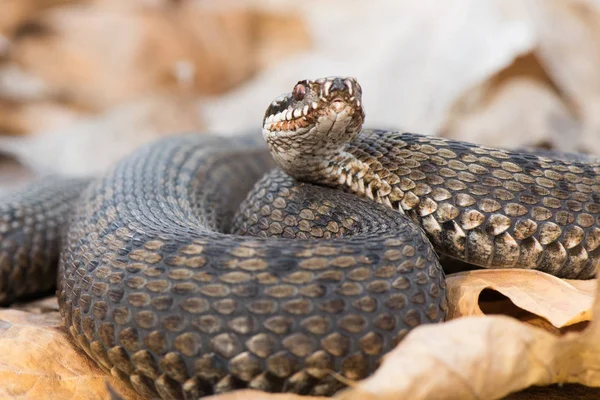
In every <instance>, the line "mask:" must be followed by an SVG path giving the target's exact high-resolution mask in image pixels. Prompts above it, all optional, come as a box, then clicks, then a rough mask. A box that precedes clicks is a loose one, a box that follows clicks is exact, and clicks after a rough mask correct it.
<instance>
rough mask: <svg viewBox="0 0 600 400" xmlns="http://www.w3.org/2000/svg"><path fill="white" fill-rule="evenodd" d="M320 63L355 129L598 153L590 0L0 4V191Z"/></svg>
mask: <svg viewBox="0 0 600 400" xmlns="http://www.w3.org/2000/svg"><path fill="white" fill-rule="evenodd" d="M328 75H352V76H356V77H357V78H358V79H359V81H360V82H361V85H362V87H363V91H364V105H365V109H366V113H367V120H366V126H367V127H382V128H395V129H401V130H406V131H412V132H418V133H424V134H431V135H439V136H444V137H449V138H457V139H462V140H468V141H474V142H478V143H483V144H487V145H492V146H499V147H507V148H511V147H519V146H541V147H545V148H558V149H561V150H564V151H583V152H589V153H594V154H600V141H599V140H598V138H600V0H485V1H484V0H445V1H443V2H442V1H439V0H370V1H368V2H367V1H359V0H303V1H293V0H245V1H243V0H235V1H234V0H187V1H186V0H179V1H177V0H127V1H123V0H95V1H94V0H87V1H84V0H0V193H2V192H6V191H8V190H11V189H14V188H16V187H18V186H20V185H23V184H25V183H26V182H28V181H29V180H31V179H34V178H35V177H38V176H40V175H44V174H48V173H59V174H65V175H93V174H98V173H101V172H102V171H104V170H105V169H106V168H107V167H108V166H110V165H111V164H113V163H114V162H115V161H116V160H118V159H119V158H121V157H122V156H124V155H126V154H128V153H130V152H131V151H132V150H133V149H134V148H136V147H138V146H139V145H141V144H143V143H145V142H148V141H151V140H155V139H156V138H158V137H161V136H165V135H173V134H178V133H181V132H182V131H198V132H213V133H219V134H222V135H232V134H235V133H238V132H240V131H243V130H252V129H254V130H256V131H257V132H258V130H259V128H260V124H261V119H262V116H263V114H264V110H265V109H266V107H267V105H268V104H269V103H270V101H271V100H272V99H273V98H274V97H276V96H277V95H279V94H281V93H284V92H288V91H290V90H291V89H292V87H293V85H294V83H295V82H296V81H298V80H300V79H304V78H316V77H321V76H328Z"/></svg>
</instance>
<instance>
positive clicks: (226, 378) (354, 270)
mask: <svg viewBox="0 0 600 400" xmlns="http://www.w3.org/2000/svg"><path fill="white" fill-rule="evenodd" d="M361 96H362V90H361V87H360V85H359V84H358V82H357V81H356V80H355V79H354V78H345V77H331V78H322V79H317V80H305V81H300V82H298V84H297V85H296V86H295V87H294V90H293V91H292V92H291V93H289V94H286V95H283V96H280V97H278V98H276V99H275V100H274V101H273V102H272V104H271V105H270V106H269V107H268V109H267V111H266V114H265V117H264V120H263V129H262V136H263V138H260V135H259V134H254V135H245V136H238V137H233V138H223V137H216V136H210V135H188V136H181V137H172V138H167V139H163V140H161V141H158V142H156V143H153V144H149V145H147V146H145V147H143V148H141V149H139V150H138V151H136V152H135V153H134V154H132V155H131V156H129V157H126V158H125V159H124V160H122V161H121V162H120V163H119V164H118V165H116V166H115V167H114V168H113V169H112V170H110V171H109V172H108V173H107V174H106V175H105V176H103V177H101V178H97V179H94V180H92V181H87V180H65V179H57V180H45V181H43V182H39V183H37V184H35V185H33V186H32V187H30V188H29V189H26V190H24V191H22V192H20V193H16V194H12V195H10V196H8V197H6V198H4V199H3V200H2V201H1V202H0V288H1V293H2V298H1V299H2V301H3V303H4V304H8V303H11V302H13V301H15V300H17V299H20V298H27V297H29V296H32V295H35V294H36V293H39V292H44V291H48V290H52V289H53V287H55V284H56V283H55V282H56V281H55V278H54V276H55V274H56V265H57V264H58V287H57V295H58V299H59V307H60V312H61V315H62V316H63V320H64V323H65V326H66V327H67V328H68V330H69V331H70V334H71V336H72V337H73V339H74V341H75V342H76V343H77V344H78V345H79V346H80V347H81V348H82V349H83V350H84V351H85V352H86V353H87V354H88V355H89V356H90V357H91V358H92V359H94V360H95V361H96V363H97V364H98V365H99V366H100V367H101V368H103V369H106V370H107V371H110V373H111V374H112V375H113V376H117V377H120V378H122V379H123V380H125V381H127V382H130V383H131V385H132V386H133V387H134V388H135V389H136V390H137V391H138V392H139V393H140V394H142V395H143V396H146V397H148V398H156V397H161V398H164V399H179V398H186V399H191V398H199V397H202V396H204V395H208V394H212V393H221V392H225V391H229V390H233V389H237V388H244V387H250V388H256V389H261V390H265V391H289V392H296V393H305V394H308V393H310V394H318V395H330V394H333V393H335V392H336V391H337V390H339V389H340V388H341V387H342V386H343V385H342V384H341V383H340V382H341V379H339V377H336V374H334V373H332V372H334V371H335V372H337V373H338V374H341V375H343V376H345V377H346V378H347V379H351V380H355V379H361V378H364V377H365V376H367V375H368V374H369V373H371V372H372V371H373V370H374V369H375V368H376V367H377V363H378V362H379V360H380V359H381V356H382V355H383V354H385V353H386V352H387V351H389V350H390V349H391V348H392V347H393V346H394V345H395V344H397V343H398V342H399V341H400V340H401V339H402V338H403V337H404V336H405V335H406V334H407V333H408V332H409V331H410V329H412V328H414V327H415V326H418V325H419V324H424V323H432V322H439V321H442V320H443V319H444V317H445V314H446V310H447V304H446V291H445V281H444V273H443V271H442V269H441V266H440V264H439V261H438V256H437V254H442V255H445V256H448V257H451V258H455V259H458V260H462V261H465V262H468V263H472V264H474V265H478V266H481V267H494V268H509V267H520V268H530V269H538V270H541V271H546V272H548V273H551V274H553V275H556V276H560V277H569V278H580V279H585V278H589V277H592V276H593V275H594V274H595V270H596V267H597V266H598V262H599V261H598V260H599V257H598V252H600V228H599V222H598V217H599V215H600V199H599V197H600V196H599V193H600V178H599V172H600V166H599V165H597V164H593V163H584V162H568V161H563V160H558V159H556V160H555V159H551V158H548V157H541V156H537V155H533V154H528V153H517V152H511V151H506V150H499V149H491V148H487V147H483V146H479V145H475V144H470V143H465V142H459V141H453V140H447V139H442V138H436V137H429V136H421V135H416V134H409V133H399V132H392V131H384V130H367V129H364V130H361V129H362V125H363V120H364V111H363V108H362V104H361V102H362V98H361ZM263 139H264V140H263ZM265 141H266V143H267V146H265ZM267 147H268V149H267ZM275 164H276V165H278V166H279V169H273V167H274V165H275ZM269 171H270V172H269ZM290 176H291V177H293V178H295V179H292V178H290ZM256 182H258V183H256ZM357 194H358V196H357ZM240 204H241V206H240ZM238 206H240V207H239V210H240V211H237V210H238ZM434 249H435V251H434Z"/></svg>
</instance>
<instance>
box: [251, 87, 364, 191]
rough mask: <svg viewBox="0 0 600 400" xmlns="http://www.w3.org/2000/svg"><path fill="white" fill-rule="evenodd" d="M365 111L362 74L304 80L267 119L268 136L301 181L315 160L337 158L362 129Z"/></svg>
mask: <svg viewBox="0 0 600 400" xmlns="http://www.w3.org/2000/svg"><path fill="white" fill-rule="evenodd" d="M364 118H365V113H364V110H363V108H362V89H361V87H360V84H359V83H358V81H357V80H356V78H352V77H337V76H336V77H328V78H320V79H316V80H302V81H299V82H298V83H297V84H296V85H295V86H294V88H293V90H292V92H291V93H287V94H284V95H281V96H279V97H277V98H276V99H275V100H273V102H272V103H271V104H270V105H269V107H268V108H267V111H266V112H265V116H264V118H263V130H262V132H263V137H264V138H265V140H266V142H267V143H268V144H269V147H270V149H271V154H272V156H273V158H274V159H275V161H276V162H277V164H279V166H280V167H281V168H282V169H283V170H284V171H286V172H288V174H290V175H292V176H294V177H296V178H299V179H301V178H302V177H303V175H305V172H306V171H305V170H306V169H307V168H308V169H311V170H312V171H314V170H315V168H314V167H315V163H320V164H322V163H324V162H326V161H327V162H328V161H329V160H331V158H332V157H334V156H335V154H337V153H339V152H340V151H341V148H342V147H343V146H344V145H345V144H346V143H348V142H350V141H352V140H353V139H354V138H355V137H356V135H357V134H358V132H359V131H360V129H361V127H362V124H363V121H364Z"/></svg>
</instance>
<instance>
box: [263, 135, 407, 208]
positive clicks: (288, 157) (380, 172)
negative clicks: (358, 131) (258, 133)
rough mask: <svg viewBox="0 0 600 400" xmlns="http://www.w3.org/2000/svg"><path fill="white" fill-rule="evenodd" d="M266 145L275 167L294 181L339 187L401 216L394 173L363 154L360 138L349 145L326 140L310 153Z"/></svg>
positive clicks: (304, 150) (303, 148) (298, 149)
mask: <svg viewBox="0 0 600 400" xmlns="http://www.w3.org/2000/svg"><path fill="white" fill-rule="evenodd" d="M295 140H298V138H297V137H296V138H295ZM267 142H268V143H269V146H270V147H271V154H272V156H273V158H274V159H275V161H276V163H277V164H278V165H279V167H280V168H281V169H283V170H284V171H285V172H286V173H287V174H288V175H290V176H292V177H294V178H295V179H297V180H300V181H305V182H310V183H314V184H318V185H325V186H330V187H336V188H341V189H343V190H345V191H348V192H352V193H355V194H357V195H359V196H361V197H367V198H369V199H371V200H374V201H376V202H378V203H381V204H384V205H386V206H388V207H390V208H393V209H395V210H397V211H399V212H401V213H404V210H403V209H402V207H400V206H399V202H400V201H401V200H402V199H403V198H404V192H403V191H402V190H401V189H400V187H399V186H398V185H395V184H394V183H395V181H394V179H393V178H392V177H393V176H394V174H393V173H392V172H391V171H390V170H388V169H387V168H386V166H384V165H383V164H382V163H381V162H380V161H379V160H378V159H377V155H376V154H364V149H361V146H360V142H361V139H360V135H357V139H356V140H355V141H352V142H350V143H343V144H336V142H335V141H328V142H324V143H321V144H319V145H318V146H314V147H313V148H312V149H311V150H310V151H307V150H306V148H305V147H303V146H300V147H299V148H293V147H291V146H286V149H285V151H280V150H281V147H282V146H283V144H282V142H281V140H280V141H278V142H274V141H267ZM299 142H301V141H299ZM278 150H279V151H278Z"/></svg>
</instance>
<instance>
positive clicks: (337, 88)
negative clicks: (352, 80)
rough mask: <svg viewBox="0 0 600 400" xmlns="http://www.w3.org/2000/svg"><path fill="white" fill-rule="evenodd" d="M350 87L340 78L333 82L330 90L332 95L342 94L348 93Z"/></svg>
mask: <svg viewBox="0 0 600 400" xmlns="http://www.w3.org/2000/svg"><path fill="white" fill-rule="evenodd" d="M347 90H348V87H347V86H346V84H345V83H344V81H343V80H342V79H340V78H335V79H334V80H333V83H332V84H331V88H330V89H329V91H330V92H331V93H333V92H342V91H347Z"/></svg>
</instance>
